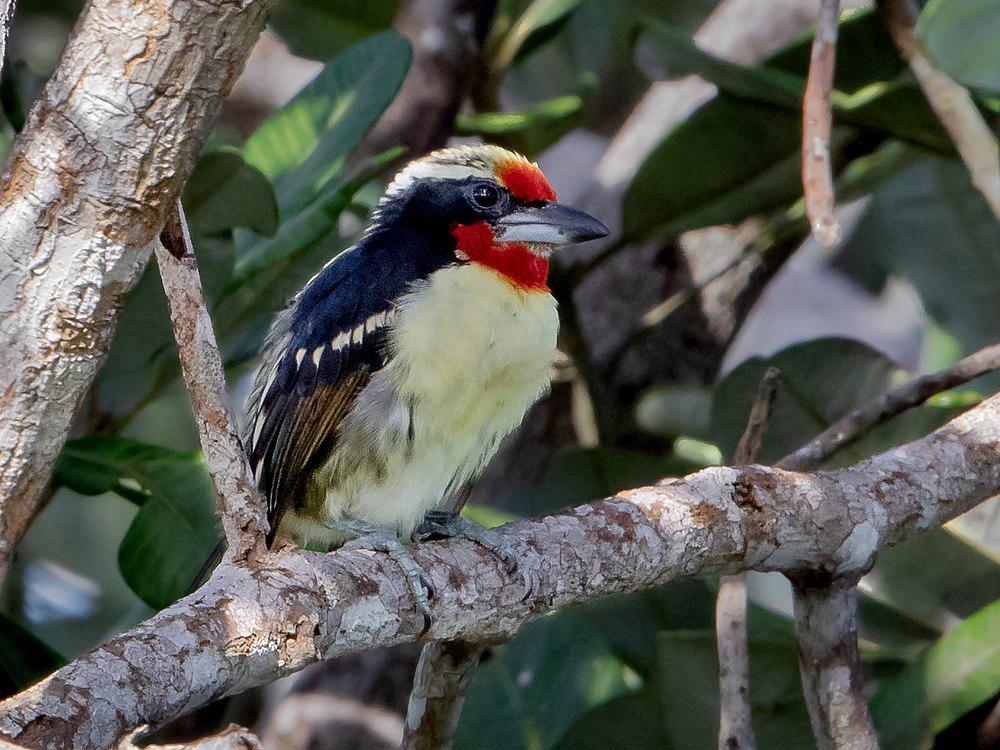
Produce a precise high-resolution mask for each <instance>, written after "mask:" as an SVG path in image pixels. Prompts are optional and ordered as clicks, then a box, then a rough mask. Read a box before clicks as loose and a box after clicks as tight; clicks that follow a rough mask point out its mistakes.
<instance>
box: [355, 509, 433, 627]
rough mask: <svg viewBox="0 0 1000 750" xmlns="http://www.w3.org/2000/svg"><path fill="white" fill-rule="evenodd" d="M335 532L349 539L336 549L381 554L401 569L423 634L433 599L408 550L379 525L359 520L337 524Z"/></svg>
mask: <svg viewBox="0 0 1000 750" xmlns="http://www.w3.org/2000/svg"><path fill="white" fill-rule="evenodd" d="M337 528H338V530H340V531H342V532H343V533H344V534H345V535H347V536H349V537H353V538H351V539H350V540H349V541H347V542H345V543H344V544H343V545H341V546H340V549H344V550H351V549H370V550H375V551H376V552H385V553H386V554H387V555H389V557H391V558H392V560H393V561H394V562H395V563H396V564H397V565H398V566H399V567H400V568H401V569H402V571H403V575H404V576H405V577H406V583H407V585H408V586H409V587H410V593H411V594H412V595H413V601H414V602H415V603H416V605H417V609H418V610H419V611H420V613H421V614H422V615H423V616H424V629H423V631H422V632H421V635H422V634H423V633H426V632H427V631H428V630H430V627H431V604H430V600H431V598H433V596H434V588H433V587H432V586H431V582H430V580H428V578H427V576H426V575H424V571H423V569H422V568H421V567H420V566H419V565H418V564H417V561H416V560H415V559H413V555H412V554H411V553H410V550H408V549H407V548H406V545H404V544H403V543H402V542H401V541H399V538H398V537H397V536H396V535H395V534H393V533H392V532H390V531H387V530H386V529H385V528H383V527H381V526H375V525H374V524H368V523H364V522H362V521H347V522H342V523H338V524H337Z"/></svg>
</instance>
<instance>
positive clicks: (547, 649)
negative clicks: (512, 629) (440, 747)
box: [455, 613, 625, 750]
mask: <svg viewBox="0 0 1000 750" xmlns="http://www.w3.org/2000/svg"><path fill="white" fill-rule="evenodd" d="M623 690H625V684H624V682H623V668H622V665H621V663H620V662H619V661H618V660H617V659H615V658H614V656H613V655H612V654H611V653H610V651H608V648H607V646H606V645H605V644H604V641H603V640H602V639H601V637H600V635H599V634H598V633H597V632H596V631H595V630H594V629H593V628H592V627H591V626H590V625H588V624H587V623H586V621H584V620H582V619H581V618H579V617H577V616H574V615H572V614H569V613H557V614H554V615H550V616H547V617H542V618H540V619H538V620H535V621H534V622H531V623H529V624H528V625H527V626H526V627H525V628H524V629H523V630H522V631H521V632H520V633H518V634H517V635H516V636H515V637H514V638H513V639H511V641H510V642H509V643H506V644H504V645H503V646H500V647H498V648H497V649H496V651H495V653H494V654H493V655H492V657H491V658H490V659H488V660H487V661H485V662H484V663H483V664H482V665H481V666H480V667H479V669H477V670H476V672H475V675H474V676H473V678H472V682H471V684H470V686H469V691H468V694H467V697H466V700H465V706H464V707H463V709H462V718H461V720H460V722H459V725H458V729H457V731H456V734H455V747H462V748H468V749H469V750H474V749H475V748H497V747H503V748H509V749H510V750H518V749H519V748H525V749H528V748H531V749H532V750H534V749H535V748H542V747H549V746H551V745H552V744H553V742H555V741H556V740H557V739H558V738H559V737H560V736H561V735H562V734H563V732H564V731H565V730H566V729H567V728H568V727H569V726H570V724H572V723H573V721H575V720H576V718H577V717H579V716H580V715H581V714H582V713H583V712H584V711H586V710H587V709H588V708H590V707H592V706H595V705H597V704H598V703H601V702H603V701H605V700H607V699H608V698H611V697H612V696H614V695H617V694H619V693H621V692H622V691H623Z"/></svg>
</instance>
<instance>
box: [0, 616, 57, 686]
mask: <svg viewBox="0 0 1000 750" xmlns="http://www.w3.org/2000/svg"><path fill="white" fill-rule="evenodd" d="M65 664H66V659H65V658H64V657H63V656H61V655H60V654H58V653H56V652H55V650H53V649H52V648H51V647H50V646H49V645H48V644H46V643H45V642H44V641H42V640H41V639H39V638H38V637H37V636H35V635H34V634H32V633H31V631H29V630H28V629H27V628H25V627H24V626H22V625H20V624H19V623H18V622H16V621H15V620H14V619H12V618H11V617H10V616H9V615H6V614H4V613H2V612H0V698H6V697H8V696H10V695H14V693H18V692H20V691H21V690H24V689H25V688H26V687H29V686H31V685H34V684H35V683H36V682H38V681H39V680H40V679H42V678H43V677H46V676H48V675H50V674H52V673H53V672H55V671H56V670H57V669H59V668H60V667H62V666H64V665H65Z"/></svg>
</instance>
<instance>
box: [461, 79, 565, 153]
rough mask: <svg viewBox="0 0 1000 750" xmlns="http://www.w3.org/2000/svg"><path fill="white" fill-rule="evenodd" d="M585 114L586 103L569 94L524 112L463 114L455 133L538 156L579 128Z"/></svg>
mask: <svg viewBox="0 0 1000 750" xmlns="http://www.w3.org/2000/svg"><path fill="white" fill-rule="evenodd" d="M582 110H583V99H582V98H581V97H580V96H579V95H577V94H567V95H565V96H560V97H558V98H556V99H551V100H549V101H547V102H542V103H541V104H537V105H535V106H533V107H530V108H528V109H525V110H523V111H521V112H476V113H470V114H460V115H459V116H458V120H457V122H456V127H455V132H456V134H457V135H465V136H478V137H480V138H482V139H483V140H484V141H487V142H490V143H497V144H502V145H506V146H508V147H509V148H512V149H514V150H515V151H518V152H520V153H522V154H525V155H527V156H534V155H535V154H538V153H539V152H541V151H544V150H545V149H546V148H548V147H549V146H551V145H552V144H553V143H555V142H556V141H558V140H559V139H560V138H562V137H563V136H564V135H565V134H566V133H568V132H569V131H570V130H572V129H573V128H574V127H576V126H577V124H579V122H580V117H581V114H582Z"/></svg>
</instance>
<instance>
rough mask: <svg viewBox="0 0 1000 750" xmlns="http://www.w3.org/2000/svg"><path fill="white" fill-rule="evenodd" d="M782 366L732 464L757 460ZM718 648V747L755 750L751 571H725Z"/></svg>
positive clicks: (758, 401)
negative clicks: (749, 631) (749, 641)
mask: <svg viewBox="0 0 1000 750" xmlns="http://www.w3.org/2000/svg"><path fill="white" fill-rule="evenodd" d="M780 377H781V371H780V370H778V369H777V368H776V367H769V368H767V370H766V371H765V372H764V377H763V378H762V379H761V381H760V386H759V387H758V388H757V395H756V396H755V397H754V400H753V404H752V405H751V407H750V416H749V417H748V418H747V425H746V427H745V428H744V430H743V435H742V436H740V442H739V444H738V445H737V446H736V450H735V451H733V465H734V466H745V465H747V464H752V463H753V462H754V461H755V460H756V458H757V453H758V452H759V451H760V445H761V441H762V440H763V439H764V430H765V429H766V428H767V421H768V419H769V418H770V416H771V405H772V404H773V403H774V394H775V392H776V390H775V389H776V388H777V385H778V378H780ZM715 634H716V648H717V649H718V654H719V750H740V748H743V750H753V748H756V747H757V739H756V737H754V733H753V717H752V716H751V712H750V653H749V650H748V647H747V574H746V572H745V571H744V572H741V573H736V574H735V575H730V576H723V577H722V580H721V581H720V582H719V594H718V596H717V597H716V600H715Z"/></svg>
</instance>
